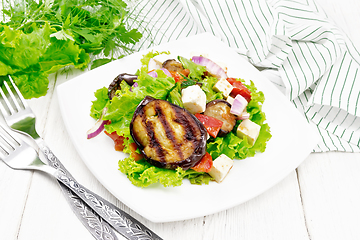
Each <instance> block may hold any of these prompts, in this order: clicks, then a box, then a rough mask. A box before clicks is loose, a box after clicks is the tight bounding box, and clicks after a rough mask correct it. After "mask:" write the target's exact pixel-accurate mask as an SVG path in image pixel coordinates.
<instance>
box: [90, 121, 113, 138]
mask: <svg viewBox="0 0 360 240" xmlns="http://www.w3.org/2000/svg"><path fill="white" fill-rule="evenodd" d="M108 122H109V120H101V119H99V120H97V121H96V123H95V125H94V126H93V127H92V128H91V129H89V131H87V139H90V138H94V137H96V136H97V135H99V134H100V133H101V132H102V131H103V130H104V126H105V124H107V123H108Z"/></svg>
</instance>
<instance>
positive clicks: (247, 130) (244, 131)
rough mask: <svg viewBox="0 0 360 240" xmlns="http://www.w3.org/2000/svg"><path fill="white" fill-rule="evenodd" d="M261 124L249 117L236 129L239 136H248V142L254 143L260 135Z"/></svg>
mask: <svg viewBox="0 0 360 240" xmlns="http://www.w3.org/2000/svg"><path fill="white" fill-rule="evenodd" d="M260 128H261V126H260V125H258V124H256V123H254V122H252V121H251V120H249V119H245V120H243V121H242V122H241V123H240V125H239V126H238V128H237V130H236V135H237V136H238V137H239V138H243V137H244V136H245V137H246V138H247V140H248V143H250V144H251V145H254V143H255V142H256V139H257V138H258V136H259V133H260Z"/></svg>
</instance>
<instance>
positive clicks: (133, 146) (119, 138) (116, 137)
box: [105, 131, 144, 161]
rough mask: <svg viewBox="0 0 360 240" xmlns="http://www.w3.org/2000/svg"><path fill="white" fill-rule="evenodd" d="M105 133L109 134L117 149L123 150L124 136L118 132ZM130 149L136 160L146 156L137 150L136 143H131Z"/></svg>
mask: <svg viewBox="0 0 360 240" xmlns="http://www.w3.org/2000/svg"><path fill="white" fill-rule="evenodd" d="M105 134H106V135H108V136H109V137H110V138H111V139H112V140H113V141H114V144H115V150H116V151H123V150H124V147H125V146H124V139H125V138H124V137H123V136H119V135H118V134H117V133H116V132H112V133H108V132H107V131H105ZM129 149H130V150H131V156H132V157H133V158H134V159H135V161H138V160H140V159H143V158H144V156H143V155H142V154H139V153H137V152H136V149H137V146H136V144H135V143H130V145H129Z"/></svg>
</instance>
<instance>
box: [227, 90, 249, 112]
mask: <svg viewBox="0 0 360 240" xmlns="http://www.w3.org/2000/svg"><path fill="white" fill-rule="evenodd" d="M247 104H248V102H247V101H246V99H245V98H244V97H243V96H241V95H240V94H238V95H236V97H235V99H234V102H233V104H232V106H231V109H230V112H231V113H232V114H235V115H241V114H242V113H243V112H244V110H245V108H246V106H247Z"/></svg>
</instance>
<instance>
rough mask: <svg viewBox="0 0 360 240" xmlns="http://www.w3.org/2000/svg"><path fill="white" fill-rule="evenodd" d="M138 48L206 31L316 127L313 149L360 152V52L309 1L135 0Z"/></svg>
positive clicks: (132, 6) (134, 9) (132, 21)
mask: <svg viewBox="0 0 360 240" xmlns="http://www.w3.org/2000/svg"><path fill="white" fill-rule="evenodd" d="M128 4H129V6H130V9H131V11H132V13H133V14H132V15H131V16H133V19H129V21H130V22H131V24H132V26H133V27H136V28H138V29H139V30H141V31H142V32H143V33H144V37H143V40H142V42H141V43H139V44H138V45H136V50H141V49H145V48H148V47H151V46H154V45H159V44H162V43H165V42H168V41H173V40H176V39H180V38H185V37H188V36H192V35H196V34H199V33H203V32H210V33H212V34H213V35H215V36H217V37H219V38H220V39H221V40H222V41H223V42H225V43H226V44H228V45H229V47H231V48H232V49H234V50H235V51H236V52H238V53H239V54H241V55H243V56H244V57H245V58H246V59H247V60H248V61H249V62H250V63H252V64H253V65H254V66H256V67H258V68H259V69H261V70H262V73H263V74H264V75H266V76H267V77H268V79H269V80H270V81H272V82H273V83H274V84H275V85H276V86H277V87H279V88H280V89H281V90H282V92H283V93H284V94H285V95H286V97H287V98H288V99H289V101H292V102H293V103H294V105H295V107H296V108H297V109H298V110H299V111H301V112H302V113H303V114H304V116H305V117H306V118H307V119H308V120H309V121H310V122H312V123H313V124H315V125H316V126H317V129H318V131H319V135H320V136H321V141H320V142H319V143H318V145H317V146H316V148H315V149H314V152H325V151H346V152H360V100H359V98H360V73H358V70H359V67H360V65H359V63H360V54H359V52H358V51H357V50H356V48H355V47H354V46H353V44H352V43H351V41H350V40H349V39H348V38H347V36H346V35H345V34H344V33H343V32H342V31H341V29H339V28H338V27H336V25H335V24H334V23H333V22H332V21H331V20H330V19H328V17H327V16H326V14H325V12H324V11H322V10H321V8H320V7H319V6H318V5H316V3H315V2H314V1H313V0H225V1H224V0H150V1H148V0H146V1H144V0H138V1H131V2H129V3H128Z"/></svg>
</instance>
